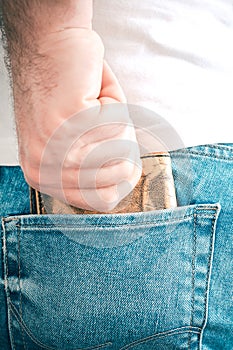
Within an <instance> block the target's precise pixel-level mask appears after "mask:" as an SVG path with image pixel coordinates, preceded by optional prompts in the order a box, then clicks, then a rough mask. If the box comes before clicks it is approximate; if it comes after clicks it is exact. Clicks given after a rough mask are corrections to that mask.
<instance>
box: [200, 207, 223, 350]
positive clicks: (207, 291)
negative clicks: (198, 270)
mask: <svg viewBox="0 0 233 350" xmlns="http://www.w3.org/2000/svg"><path fill="white" fill-rule="evenodd" d="M218 214H219V212H218V211H217V209H216V211H215V215H214V217H213V218H212V226H211V236H210V247H209V260H208V269H207V276H206V287H205V299H204V305H205V310H204V317H203V324H202V329H201V334H200V349H201V345H202V339H203V332H204V329H205V327H206V323H207V317H208V300H209V289H210V277H211V269H212V260H213V255H214V242H215V235H214V232H215V225H216V223H217V218H218Z"/></svg>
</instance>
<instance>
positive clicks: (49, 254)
mask: <svg viewBox="0 0 233 350" xmlns="http://www.w3.org/2000/svg"><path fill="white" fill-rule="evenodd" d="M218 213H219V205H218V204H203V205H190V206H187V207H180V208H176V209H168V210H162V211H154V212H147V213H135V214H110V215H103V214H102V215H41V216H37V215H22V216H20V215H19V216H14V217H7V218H5V219H3V230H4V236H3V244H4V246H3V252H4V274H5V286H6V293H7V305H8V318H9V320H8V321H9V332H10V337H11V345H12V349H15V350H18V349H19V350H21V349H26V350H29V349H30V350H34V349H48V350H52V349H54V350H55V349H61V350H66V349H67V350H69V349H72V350H75V349H77V350H78V349H79V350H81V349H83V350H84V349H85V350H91V349H106V350H116V349H122V350H123V349H124V350H126V349H134V350H147V349H148V350H150V349H199V347H200V343H201V337H202V332H203V329H204V327H205V323H206V319H207V305H208V289H209V279H210V273H211V262H212V257H213V249H214V233H215V225H216V219H217V217H218Z"/></svg>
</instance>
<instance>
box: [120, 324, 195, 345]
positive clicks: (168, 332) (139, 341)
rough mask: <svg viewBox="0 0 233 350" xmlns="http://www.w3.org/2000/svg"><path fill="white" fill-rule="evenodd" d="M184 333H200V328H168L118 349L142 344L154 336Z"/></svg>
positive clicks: (162, 336) (154, 337)
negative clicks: (165, 330)
mask: <svg viewBox="0 0 233 350" xmlns="http://www.w3.org/2000/svg"><path fill="white" fill-rule="evenodd" d="M182 328H186V329H184V330H182ZM187 328H188V329H187ZM185 333H187V334H200V330H199V328H198V327H190V326H189V327H180V328H176V329H174V330H170V331H167V332H162V333H158V334H154V335H151V336H149V337H146V338H144V339H141V340H140V339H139V340H136V341H134V342H133V343H131V344H128V345H125V346H123V348H120V350H127V349H130V348H131V347H132V346H135V345H140V344H143V343H145V342H147V341H148V340H149V341H150V340H154V339H156V338H157V339H158V338H165V337H169V336H173V335H177V334H185Z"/></svg>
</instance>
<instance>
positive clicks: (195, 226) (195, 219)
mask: <svg viewBox="0 0 233 350" xmlns="http://www.w3.org/2000/svg"><path fill="white" fill-rule="evenodd" d="M193 226H194V227H193V249H192V252H193V254H192V299H191V315H190V327H192V324H193V314H194V307H195V305H194V303H195V300H194V294H195V270H196V264H195V262H196V254H197V231H196V230H197V213H196V210H195V212H194V214H193ZM191 340H192V334H191V333H189V337H188V349H189V350H190V349H191Z"/></svg>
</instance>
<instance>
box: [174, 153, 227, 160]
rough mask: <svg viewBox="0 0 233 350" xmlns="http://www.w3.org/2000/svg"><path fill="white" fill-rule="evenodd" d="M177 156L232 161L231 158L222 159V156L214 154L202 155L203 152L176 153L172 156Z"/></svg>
mask: <svg viewBox="0 0 233 350" xmlns="http://www.w3.org/2000/svg"><path fill="white" fill-rule="evenodd" d="M177 155H178V156H179V155H183V156H189V155H194V156H202V157H208V158H215V159H222V160H229V161H232V160H233V157H224V156H218V155H215V154H210V153H204V152H198V151H196V152H194V151H192V152H176V153H175V154H174V156H177Z"/></svg>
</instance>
